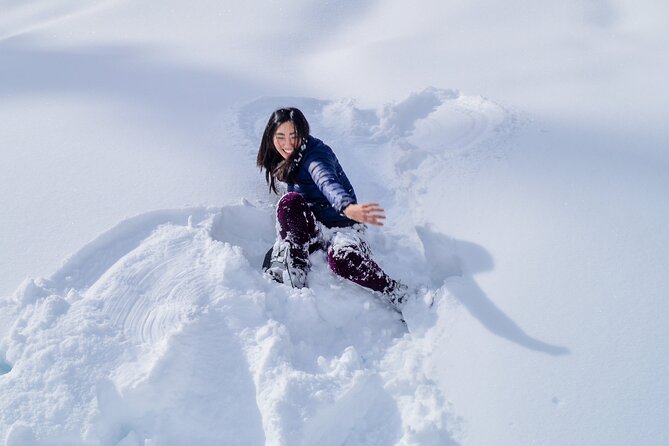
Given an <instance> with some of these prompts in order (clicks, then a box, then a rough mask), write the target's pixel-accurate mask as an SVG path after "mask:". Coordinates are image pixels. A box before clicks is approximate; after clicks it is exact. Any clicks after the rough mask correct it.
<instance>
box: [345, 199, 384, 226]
mask: <svg viewBox="0 0 669 446" xmlns="http://www.w3.org/2000/svg"><path fill="white" fill-rule="evenodd" d="M383 213H384V210H383V209H381V207H380V206H379V203H359V204H349V205H348V206H346V209H344V215H346V216H347V217H348V218H350V219H351V220H355V221H357V222H358V223H366V224H370V225H375V226H383V220H385V219H386V217H385V216H384V215H383Z"/></svg>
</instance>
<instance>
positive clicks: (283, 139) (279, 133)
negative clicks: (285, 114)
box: [274, 121, 299, 159]
mask: <svg viewBox="0 0 669 446" xmlns="http://www.w3.org/2000/svg"><path fill="white" fill-rule="evenodd" d="M298 145H299V143H298V141H297V132H296V131H295V125H294V124H293V123H292V122H291V121H286V122H284V123H283V124H281V125H280V126H278V127H277V128H276V131H275V132H274V148H275V149H276V151H277V152H279V155H281V156H282V157H283V159H288V158H290V155H292V154H293V151H294V150H295V149H296V148H297V146H298Z"/></svg>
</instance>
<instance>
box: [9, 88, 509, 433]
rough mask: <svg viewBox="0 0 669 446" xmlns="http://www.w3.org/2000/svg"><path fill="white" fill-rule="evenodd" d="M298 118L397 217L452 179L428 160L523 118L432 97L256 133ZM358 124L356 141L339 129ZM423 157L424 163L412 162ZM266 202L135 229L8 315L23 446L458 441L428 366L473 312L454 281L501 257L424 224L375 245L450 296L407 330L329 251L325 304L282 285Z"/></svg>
mask: <svg viewBox="0 0 669 446" xmlns="http://www.w3.org/2000/svg"><path fill="white" fill-rule="evenodd" d="M289 104H290V105H297V106H301V107H303V108H307V107H309V109H308V110H306V111H308V112H309V114H310V116H311V120H312V122H313V123H314V133H315V134H316V135H318V136H322V137H323V139H325V140H326V141H328V143H331V144H332V145H333V147H335V148H336V150H337V152H338V153H341V155H340V158H342V159H343V160H348V163H347V162H345V164H346V165H347V166H348V165H349V164H350V165H351V168H350V170H352V171H353V172H354V174H355V175H357V178H356V179H355V181H354V182H356V184H359V185H360V186H359V187H358V186H357V188H358V189H359V190H360V193H359V195H361V196H370V197H371V196H374V195H382V197H385V198H386V201H390V203H388V204H389V205H390V206H389V213H390V214H392V213H393V212H394V211H393V208H395V207H397V204H396V203H395V202H394V200H401V199H402V195H401V193H400V192H399V191H398V190H396V189H394V187H398V186H389V184H390V183H388V182H387V181H386V180H385V179H386V178H388V177H392V176H397V175H400V176H406V175H410V174H412V172H413V171H416V170H417V169H423V168H430V169H431V168H433V167H434V166H432V165H431V163H430V165H429V166H428V165H424V164H423V161H426V160H427V159H428V158H430V160H431V161H432V162H434V161H435V160H436V161H439V160H442V161H443V159H445V157H447V156H448V155H447V153H448V151H449V150H450V144H454V145H457V146H458V147H459V148H460V149H459V150H461V151H462V150H464V147H467V145H469V147H470V149H471V151H472V152H471V153H475V152H476V150H480V148H479V146H477V143H476V141H483V140H486V138H490V137H495V135H496V133H495V132H497V131H498V130H499V128H500V126H503V125H506V124H505V123H507V122H508V120H509V116H508V114H506V112H504V110H503V109H502V108H501V107H499V106H495V105H494V104H492V103H488V102H486V101H485V100H483V99H476V100H471V99H468V98H465V97H462V96H461V95H459V93H457V92H453V91H446V90H436V89H427V90H425V91H423V92H421V93H417V94H415V95H412V96H411V97H410V98H408V99H407V100H405V101H402V102H400V103H396V104H390V105H387V106H385V107H384V108H383V109H382V110H378V111H374V110H361V109H358V108H357V107H356V106H355V103H354V101H339V102H334V101H320V100H315V99H299V98H264V99H261V100H258V101H255V102H253V103H250V104H248V105H247V106H245V107H242V108H241V109H240V110H239V112H238V114H237V123H238V125H239V128H240V130H241V131H242V133H244V134H246V136H247V137H248V139H249V140H253V139H255V138H257V135H258V132H259V131H261V130H262V125H263V124H264V123H263V120H264V119H266V115H267V114H268V113H267V110H271V109H272V108H273V107H274V106H275V105H289ZM468 107H469V108H468ZM466 110H470V111H469V112H466ZM453 114H456V115H457V114H464V115H467V116H468V118H467V119H466V120H463V121H462V122H460V121H457V122H455V123H451V124H443V128H444V130H443V131H444V132H446V133H448V134H451V131H450V130H448V129H449V128H451V129H453V128H455V129H456V130H457V131H455V132H454V133H452V134H455V135H456V139H454V140H444V142H443V144H442V145H439V142H438V138H437V139H434V140H431V141H428V139H429V137H428V135H427V133H428V132H426V131H425V130H424V128H425V127H426V126H428V127H429V126H435V125H437V124H435V123H436V122H437V123H438V122H440V121H441V120H447V121H448V120H450V119H451V117H452V116H453ZM346 117H348V118H347V119H349V121H348V122H350V123H356V124H357V125H356V126H354V131H352V132H349V133H346V130H345V128H344V127H341V126H338V125H336V124H338V123H341V122H342V121H343V122H346ZM449 126H450V127H449ZM259 129H260V130H259ZM364 129H367V130H364ZM351 142H357V144H356V145H353V144H349V143H351ZM353 147H355V148H356V149H355V150H354V149H353ZM440 147H441V149H440ZM249 150H251V149H249ZM408 150H409V151H415V152H420V153H421V155H414V156H413V158H412V161H410V162H409V161H407V159H406V157H403V156H395V155H397V153H398V152H399V153H405V152H406V151H408ZM445 153H446V154H445ZM393 154H394V155H393ZM421 157H422V159H423V161H421ZM375 159H378V160H379V165H377V166H372V165H370V160H375ZM351 160H354V161H353V163H351ZM356 160H362V162H355V161H356ZM372 162H373V161H372ZM347 170H349V168H348V167H347ZM368 173H369V174H368ZM259 181H261V179H260V178H259ZM399 184H400V185H401V183H399ZM403 193H407V192H406V191H404V192H403ZM254 201H256V203H255V204H252V203H251V202H249V201H247V200H243V201H242V203H241V204H239V205H230V206H224V207H223V208H219V209H214V208H204V207H202V208H187V209H181V210H168V211H155V212H150V213H147V214H144V215H140V216H137V217H134V218H131V219H129V220H126V221H123V222H121V223H119V224H118V225H117V226H116V227H114V228H112V229H111V230H109V231H108V232H106V233H104V234H102V235H101V236H99V237H98V238H97V239H96V240H94V241H92V242H91V243H89V244H88V245H86V246H84V247H83V248H82V249H81V250H79V251H78V252H77V253H76V254H74V255H73V256H71V257H70V258H69V259H68V260H67V261H66V262H65V263H64V264H63V266H62V267H61V268H60V269H59V270H58V271H56V272H55V273H54V274H53V275H52V276H51V277H50V278H48V279H36V280H26V281H25V282H24V283H23V285H22V286H21V287H20V288H19V290H17V292H16V293H15V294H14V296H13V298H12V299H11V300H8V301H3V306H4V307H5V308H6V309H7V312H6V313H5V314H9V315H11V318H10V319H11V321H12V322H11V324H9V326H8V328H7V329H6V330H5V332H3V333H1V334H3V335H4V338H3V339H2V343H1V344H0V352H1V353H2V355H0V358H3V357H4V359H3V360H2V361H1V362H0V370H1V371H2V373H3V374H2V376H0V389H1V390H0V391H1V392H2V394H3V395H4V398H3V399H2V401H1V402H0V413H2V417H1V418H0V438H4V439H5V445H6V446H19V445H28V444H30V445H47V444H68V445H77V444H82V445H84V444H85V445H91V444H93V445H148V444H160V445H183V444H203V445H206V444H221V443H224V444H240V445H254V444H257V445H260V444H268V445H300V444H303V445H311V444H323V445H341V444H348V445H363V444H434V445H437V444H438V445H443V444H454V443H456V440H457V437H458V435H459V430H460V420H459V418H458V417H457V416H456V415H455V414H454V411H453V409H452V408H451V407H450V404H449V403H448V401H446V399H445V398H444V395H443V393H442V391H441V389H440V388H439V387H438V386H437V385H436V384H435V382H434V381H433V379H432V378H431V377H430V376H429V375H428V372H427V371H426V368H425V367H423V366H422V364H423V363H424V362H425V361H426V360H427V359H428V358H429V355H430V346H431V345H432V344H433V343H434V342H438V340H439V339H441V338H443V337H444V336H446V335H447V332H448V323H449V320H450V318H452V313H453V309H454V308H455V307H456V306H457V305H458V304H457V301H456V300H455V299H454V298H453V296H452V295H451V293H450V292H449V291H448V289H449V287H450V286H452V285H449V284H451V283H452V281H453V280H457V279H458V277H460V276H462V275H463V274H464V275H465V277H466V274H468V273H469V272H471V268H469V269H467V268H464V267H463V265H464V264H469V263H468V262H469V261H468V260H467V257H470V260H471V264H472V265H477V267H480V268H485V264H486V258H485V253H483V254H481V253H480V252H478V253H477V252H476V249H470V250H469V251H468V250H467V249H464V251H463V253H459V252H458V249H457V246H464V245H463V244H461V243H459V242H456V241H453V240H450V239H448V238H446V239H443V238H440V237H441V236H440V235H439V234H437V233H435V232H433V231H432V230H431V229H430V227H429V225H426V222H424V221H421V220H420V218H419V216H418V217H416V219H414V220H407V219H405V220H402V219H398V220H397V222H396V223H394V224H390V225H389V227H388V230H387V231H384V232H381V231H371V232H370V238H371V243H372V248H373V250H374V251H375V257H376V258H377V260H378V261H379V262H380V263H381V264H382V266H383V267H384V268H385V269H386V270H388V271H389V272H390V273H391V274H392V275H394V276H396V277H398V278H400V279H402V280H404V281H406V282H407V283H409V284H410V285H412V286H423V287H424V288H423V289H424V293H423V298H424V299H425V298H427V297H428V295H429V296H431V297H434V298H435V299H436V303H435V305H434V307H433V308H431V309H430V308H428V307H427V305H426V304H425V303H424V302H422V301H421V300H419V301H417V302H414V303H413V304H412V305H411V306H410V307H409V308H407V310H406V312H405V315H404V317H405V320H406V324H405V323H403V322H402V321H401V320H400V319H399V316H398V315H397V314H396V313H394V312H393V311H391V310H390V309H389V308H388V307H387V306H385V305H384V304H383V303H381V301H380V300H379V299H378V298H376V297H375V296H374V295H373V294H372V293H370V292H368V291H367V290H364V289H362V288H360V287H358V286H356V285H354V284H352V283H350V282H347V281H345V280H342V279H340V278H338V277H336V276H335V275H334V274H333V273H332V272H330V270H329V269H328V267H327V261H326V258H325V256H324V254H323V253H318V252H317V253H315V254H313V255H312V259H311V260H312V264H313V269H312V271H311V273H310V288H309V289H303V290H293V289H291V288H289V287H287V286H284V285H277V284H276V283H273V282H271V281H268V279H266V278H265V277H264V276H263V275H262V274H261V272H260V271H259V269H260V268H259V265H260V263H261V260H262V257H263V255H264V253H265V251H266V250H267V249H268V247H269V246H271V244H272V243H273V240H274V237H275V233H274V231H275V229H274V213H273V210H272V207H271V206H270V205H268V204H266V203H265V200H263V199H255V200H254ZM472 253H473V254H472ZM462 255H464V257H462ZM460 297H461V296H460ZM407 327H408V329H407Z"/></svg>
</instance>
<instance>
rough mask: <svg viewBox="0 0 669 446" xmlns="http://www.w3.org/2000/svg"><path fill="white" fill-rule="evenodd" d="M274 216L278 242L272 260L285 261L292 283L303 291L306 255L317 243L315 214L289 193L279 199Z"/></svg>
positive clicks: (306, 264)
mask: <svg viewBox="0 0 669 446" xmlns="http://www.w3.org/2000/svg"><path fill="white" fill-rule="evenodd" d="M276 217H277V224H278V225H277V228H278V232H279V240H278V241H277V243H276V244H275V246H274V249H273V258H276V259H279V260H280V261H281V262H285V264H286V267H287V272H288V273H289V274H290V280H291V284H292V285H293V286H294V287H296V288H302V287H303V286H306V273H307V271H308V269H309V252H310V251H311V250H312V247H314V246H315V245H316V244H317V240H318V229H317V227H316V222H315V220H314V215H313V213H312V212H311V210H310V209H309V206H308V205H307V202H306V200H305V199H304V198H303V197H302V196H301V195H300V194H298V193H297V192H289V193H287V194H286V195H284V196H283V197H281V200H279V204H278V206H277V210H276ZM277 280H278V278H277ZM284 282H285V280H284Z"/></svg>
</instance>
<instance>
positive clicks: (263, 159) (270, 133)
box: [256, 107, 309, 194]
mask: <svg viewBox="0 0 669 446" xmlns="http://www.w3.org/2000/svg"><path fill="white" fill-rule="evenodd" d="M288 121H290V122H292V123H293V125H294V126H295V132H296V133H297V140H298V141H299V144H298V148H297V149H296V150H294V151H293V153H292V155H291V156H290V158H288V159H283V157H282V156H281V155H279V153H278V152H277V151H276V148H275V147H274V133H275V132H276V129H277V127H279V126H280V125H281V124H283V123H284V122H288ZM308 136H309V123H308V122H307V118H305V117H304V115H303V114H302V112H301V111H300V110H298V109H297V108H294V107H286V108H280V109H278V110H275V111H274V112H273V113H272V115H271V116H270V117H269V121H267V125H266V126H265V131H264V132H263V134H262V140H261V141H260V148H258V157H257V158H256V165H257V166H258V167H260V170H261V171H262V170H264V171H265V180H266V181H267V185H268V186H269V190H270V191H271V192H274V193H275V194H276V193H278V191H277V190H276V183H275V180H279V181H284V182H292V181H293V180H294V179H295V174H296V169H295V167H296V166H295V164H297V162H298V160H297V159H296V158H299V157H301V152H302V147H301V146H303V145H304V144H305V143H306V141H307V137H308Z"/></svg>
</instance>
